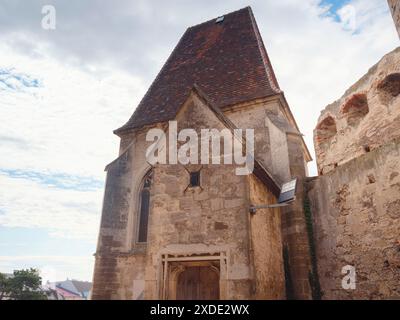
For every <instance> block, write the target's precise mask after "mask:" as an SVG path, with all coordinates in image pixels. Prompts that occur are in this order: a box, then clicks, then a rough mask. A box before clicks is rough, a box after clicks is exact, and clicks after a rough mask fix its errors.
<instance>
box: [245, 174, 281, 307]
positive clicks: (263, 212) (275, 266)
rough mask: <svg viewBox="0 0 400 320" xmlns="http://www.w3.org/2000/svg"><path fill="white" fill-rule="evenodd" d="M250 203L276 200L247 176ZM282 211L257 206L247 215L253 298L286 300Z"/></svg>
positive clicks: (254, 179)
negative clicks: (255, 211)
mask: <svg viewBox="0 0 400 320" xmlns="http://www.w3.org/2000/svg"><path fill="white" fill-rule="evenodd" d="M249 180H250V181H249V185H250V202H251V204H253V205H257V204H264V203H275V202H276V199H275V197H274V196H273V195H272V194H271V193H269V192H268V190H266V188H265V186H264V185H263V184H262V183H261V182H260V181H259V180H258V179H257V178H256V177H254V176H249ZM281 217H282V212H281V210H279V209H259V210H257V213H256V214H254V215H251V216H250V230H249V232H250V235H251V244H250V254H251V258H252V259H253V260H252V265H253V266H254V276H253V278H254V288H253V289H254V295H253V298H254V299H285V297H286V296H285V275H284V272H283V257H282V250H283V248H282V240H281V239H282V233H281V225H282V222H281Z"/></svg>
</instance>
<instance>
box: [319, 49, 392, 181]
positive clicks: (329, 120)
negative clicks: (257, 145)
mask: <svg viewBox="0 0 400 320" xmlns="http://www.w3.org/2000/svg"><path fill="white" fill-rule="evenodd" d="M399 136H400V48H397V49H396V50H394V51H393V52H391V53H389V54H387V55H386V56H385V57H383V58H382V60H381V61H380V62H379V63H378V64H376V65H375V66H374V67H372V68H371V69H370V70H369V72H368V73H367V74H366V75H365V76H364V77H362V78H361V79H360V80H359V81H358V82H357V83H356V84H354V85H353V86H352V87H351V88H350V89H349V90H347V91H346V93H345V94H344V95H343V96H342V97H341V98H340V99H339V100H337V101H336V102H334V103H333V104H331V105H329V106H327V107H326V108H325V109H324V110H323V111H322V113H321V116H320V118H319V120H318V125H317V127H316V129H315V130H314V145H315V150H316V155H317V165H318V170H319V174H320V175H321V174H326V173H328V172H329V171H331V170H333V169H334V168H335V167H338V166H340V165H342V164H344V163H346V162H348V161H349V160H351V159H354V158H357V157H359V156H360V155H363V154H365V153H367V152H369V151H371V150H373V149H375V148H377V147H379V146H381V145H383V144H385V143H387V142H389V141H391V140H393V139H394V138H396V137H399Z"/></svg>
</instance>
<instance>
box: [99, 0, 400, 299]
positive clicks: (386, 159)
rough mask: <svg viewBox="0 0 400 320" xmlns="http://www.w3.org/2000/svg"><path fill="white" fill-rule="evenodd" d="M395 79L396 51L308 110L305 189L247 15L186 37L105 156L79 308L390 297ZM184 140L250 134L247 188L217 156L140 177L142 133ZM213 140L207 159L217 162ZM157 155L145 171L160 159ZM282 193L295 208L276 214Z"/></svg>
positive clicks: (144, 159) (295, 130) (399, 105)
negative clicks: (311, 116) (127, 302)
mask: <svg viewBox="0 0 400 320" xmlns="http://www.w3.org/2000/svg"><path fill="white" fill-rule="evenodd" d="M389 1H390V0H389ZM399 66H400V55H399V49H397V50H395V51H393V52H391V53H390V54H388V55H387V56H385V57H384V58H383V59H382V60H381V61H380V62H379V63H378V64H377V65H376V66H374V67H373V68H371V70H370V71H369V72H368V73H367V74H366V75H365V76H364V77H363V78H362V79H360V81H358V82H357V83H356V84H355V85H353V86H352V87H351V88H350V89H349V90H348V91H347V92H346V93H345V95H344V96H343V97H342V98H340V99H339V100H338V101H336V102H335V103H333V104H332V105H330V106H328V107H327V108H326V109H325V110H323V112H322V113H321V117H320V118H319V120H318V124H317V125H316V129H315V132H314V142H315V149H316V156H317V159H316V160H317V165H318V171H319V175H318V176H317V177H308V172H307V163H308V162H309V161H311V160H312V159H311V156H310V153H309V151H308V149H307V146H306V144H305V142H304V140H303V136H302V134H301V132H300V130H299V127H298V126H297V123H296V121H295V119H294V117H293V115H292V113H291V110H290V107H289V105H288V102H287V100H286V99H285V95H284V92H283V91H282V90H281V88H280V86H279V84H278V81H277V79H276V77H275V74H274V70H273V67H272V64H271V61H270V59H269V57H268V54H267V51H266V48H265V46H264V43H263V40H262V38H261V36H260V32H259V30H258V27H257V24H256V21H255V18H254V15H253V13H252V10H251V8H249V7H247V8H244V9H241V10H238V11H235V12H232V13H229V14H227V15H225V16H223V17H218V18H216V19H212V20H210V21H207V22H204V23H202V24H199V25H196V26H193V27H190V28H188V29H187V30H186V32H185V33H184V35H183V36H182V38H181V39H180V41H179V42H178V44H177V46H176V47H175V49H174V50H173V52H172V53H171V55H170V57H169V58H168V60H167V61H166V63H165V65H164V66H163V68H162V69H161V71H160V72H159V74H158V75H157V77H156V79H155V80H154V82H153V83H152V85H151V86H150V88H149V89H148V92H147V93H146V95H145V96H144V97H143V99H142V101H141V102H140V104H139V106H138V107H137V108H136V110H135V112H134V114H133V115H132V117H131V118H130V119H129V120H128V122H127V123H126V124H125V125H123V126H122V127H121V128H119V129H117V130H115V132H114V133H115V134H116V135H118V136H119V137H120V139H121V140H120V141H121V142H120V150H119V155H118V157H117V158H116V159H115V160H114V161H113V162H111V163H110V164H109V165H107V167H106V172H107V179H106V186H105V194H104V201H103V210H102V218H101V225H100V232H99V238H98V245H97V250H96V253H95V269H94V278H93V291H92V299H354V298H356V299H358V298H360V299H385V298H390V297H399V295H400V289H399V286H398V284H399V283H400V262H399V261H400V255H399V252H400V239H398V230H400V221H399V220H400V217H399V215H398V212H399V211H400V209H399V208H400V207H399V203H400V191H399V189H398V188H399V187H398V186H399V178H400V176H399V173H400V167H399V163H400V162H399V161H398V158H399V154H400V153H399V152H400V151H399V141H398V139H399V135H400V131H399V130H400V126H399V123H400V121H399V115H400V113H399V112H400V111H399V110H400V73H399V72H400V70H399ZM184 129H190V130H191V132H192V133H193V134H195V135H196V136H197V137H201V138H200V140H199V142H198V144H199V145H200V142H203V137H202V135H201V133H202V132H204V130H205V129H213V130H216V132H225V133H234V132H237V130H238V129H242V130H243V131H245V130H248V129H251V130H253V132H254V141H253V142H252V148H254V154H253V155H252V163H253V167H252V170H251V172H250V174H243V175H241V174H237V169H238V168H240V167H241V166H242V165H239V164H235V163H234V162H232V163H226V162H224V156H223V155H221V156H220V157H219V158H218V161H216V162H215V163H214V162H213V161H209V162H208V163H200V162H196V161H195V162H187V163H181V162H180V163H176V162H173V163H171V162H167V163H153V162H151V161H149V158H148V155H149V150H153V149H152V147H153V146H154V141H153V140H151V139H148V134H149V132H151V131H152V130H158V132H165V134H166V136H167V137H171V132H175V131H177V132H180V131H182V130H184ZM232 136H235V135H234V134H232ZM219 138H220V140H217V143H216V144H213V145H212V147H215V146H216V145H217V146H218V147H220V149H221V150H222V149H223V148H225V144H224V143H225V140H224V136H223V135H221V136H220V137H219ZM235 139H236V140H235V141H236V143H239V144H240V145H241V146H242V147H243V148H244V150H247V148H249V147H248V145H247V142H248V141H247V140H246V139H244V137H235ZM176 140H178V141H176ZM175 142H176V143H177V145H178V146H182V145H184V144H185V141H184V140H182V139H175ZM210 142H212V140H210ZM170 144H171V145H172V143H171V141H170V140H168V141H167V144H166V145H165V146H164V148H159V149H158V155H160V153H161V154H164V156H165V157H166V158H167V159H171V157H170V156H171V155H173V157H175V156H176V154H175V153H176V150H174V149H171V148H170ZM207 144H208V142H207ZM208 156H209V155H208ZM214 158H215V157H214ZM214 158H213V160H215V159H214ZM292 179H297V189H296V199H295V201H293V202H292V203H290V205H287V206H283V207H276V206H275V204H276V203H277V202H278V197H279V194H280V192H281V191H282V185H283V184H284V183H285V182H287V181H290V180H292ZM255 205H270V206H272V207H270V208H263V209H258V210H257V211H256V212H254V211H252V210H250V209H251V207H252V206H255ZM349 270H350V271H349ZM346 272H350V273H349V274H347V273H346ZM346 275H350V276H354V279H350V280H351V281H350V283H351V285H350V286H348V287H346V286H345V285H343V277H344V276H346ZM352 281H353V282H354V283H353V282H352ZM353 284H354V286H353Z"/></svg>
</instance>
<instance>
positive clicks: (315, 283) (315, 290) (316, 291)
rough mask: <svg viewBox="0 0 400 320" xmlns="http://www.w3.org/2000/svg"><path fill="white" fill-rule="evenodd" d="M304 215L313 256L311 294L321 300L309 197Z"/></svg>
mask: <svg viewBox="0 0 400 320" xmlns="http://www.w3.org/2000/svg"><path fill="white" fill-rule="evenodd" d="M304 214H305V216H306V225H307V235H308V244H309V246H310V254H311V271H310V273H309V274H308V280H309V282H310V286H311V294H312V297H313V300H321V298H322V295H323V292H322V290H321V286H320V283H319V276H318V267H317V254H316V250H315V244H314V230H313V218H312V212H311V206H310V200H309V199H308V198H307V197H306V199H304Z"/></svg>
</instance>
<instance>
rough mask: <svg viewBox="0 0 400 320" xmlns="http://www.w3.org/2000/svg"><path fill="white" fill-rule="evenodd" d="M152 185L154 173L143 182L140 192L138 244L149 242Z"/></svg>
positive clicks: (148, 175) (150, 173) (149, 174)
mask: <svg viewBox="0 0 400 320" xmlns="http://www.w3.org/2000/svg"><path fill="white" fill-rule="evenodd" d="M151 183H152V171H150V172H149V173H148V174H147V175H146V177H145V178H144V181H143V187H142V190H141V191H140V212H139V232H138V242H147V230H148V225H149V211H150V188H151Z"/></svg>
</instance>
